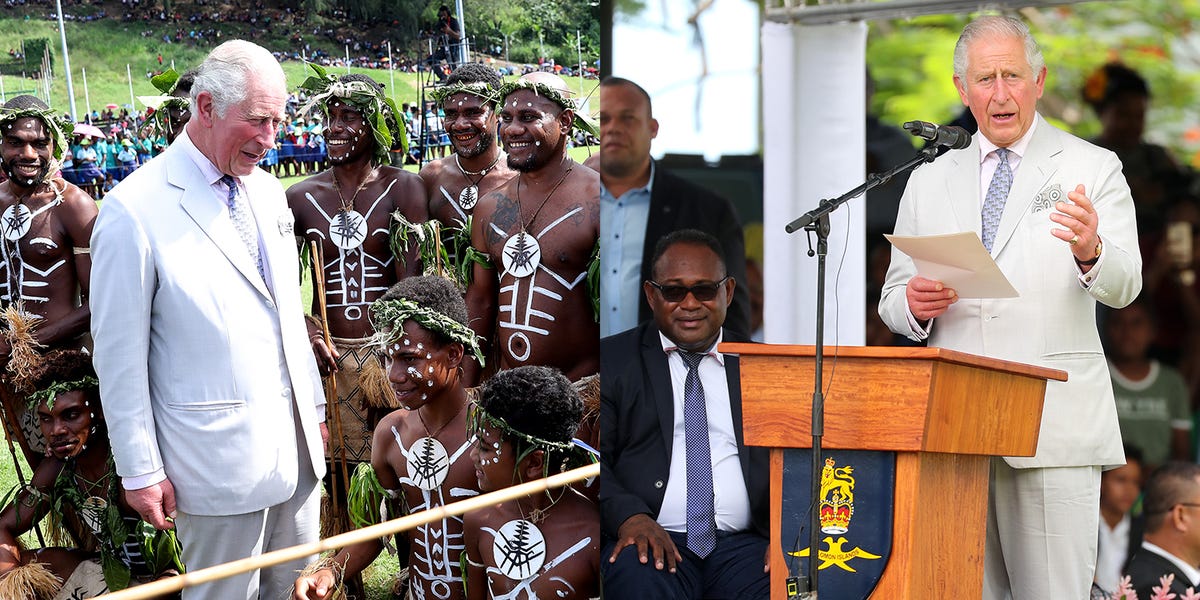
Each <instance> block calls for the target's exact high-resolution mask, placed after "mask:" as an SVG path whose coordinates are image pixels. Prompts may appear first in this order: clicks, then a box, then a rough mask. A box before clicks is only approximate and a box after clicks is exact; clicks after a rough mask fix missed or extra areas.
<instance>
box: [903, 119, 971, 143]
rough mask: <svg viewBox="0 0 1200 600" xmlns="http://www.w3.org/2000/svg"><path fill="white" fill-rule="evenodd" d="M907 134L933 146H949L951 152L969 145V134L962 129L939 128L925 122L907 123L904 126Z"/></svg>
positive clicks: (939, 126) (950, 126)
mask: <svg viewBox="0 0 1200 600" xmlns="http://www.w3.org/2000/svg"><path fill="white" fill-rule="evenodd" d="M904 129H905V130H907V131H908V132H909V133H911V134H913V135H915V136H920V137H922V138H924V139H926V140H929V141H931V142H933V144H934V145H935V146H949V147H950V148H951V149H952V150H958V149H961V148H966V147H967V146H970V145H971V134H970V133H967V130H966V129H963V128H962V127H955V126H953V125H947V126H941V125H935V124H933V123H926V122H925V121H909V122H907V123H905V124H904Z"/></svg>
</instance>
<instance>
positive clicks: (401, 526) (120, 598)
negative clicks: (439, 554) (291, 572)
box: [96, 463, 600, 600]
mask: <svg viewBox="0 0 1200 600" xmlns="http://www.w3.org/2000/svg"><path fill="white" fill-rule="evenodd" d="M599 475H600V464H599V463H594V464H590V465H588V466H586V467H580V468H578V469H574V470H571V471H567V472H566V473H560V474H558V475H553V476H550V477H546V478H543V479H538V480H535V481H530V482H527V483H522V484H520V485H515V486H513V487H508V488H504V489H502V490H497V491H495V492H492V493H490V494H483V495H480V496H475V497H474V498H467V499H466V500H459V501H458V502H452V503H450V504H449V505H446V506H439V507H437V508H431V509H429V510H426V511H422V512H419V513H416V514H412V515H407V516H404V517H400V518H398V519H393V520H391V521H386V522H384V523H379V524H378V525H372V526H370V527H366V528H363V529H356V530H354V531H349V532H346V533H343V534H341V535H335V536H333V537H331V538H326V539H323V540H319V541H316V542H312V543H309V544H301V545H299V546H292V547H290V548H283V549H281V550H276V551H274V552H268V553H266V554H262V555H259V556H251V557H249V558H243V559H241V560H235V561H233V562H228V563H224V564H220V565H216V566H212V567H209V568H207V569H201V570H199V571H193V572H190V573H184V574H182V575H180V576H178V577H167V578H165V579H159V580H158V581H154V582H151V583H147V584H145V585H139V586H137V587H132V588H127V589H124V590H121V591H119V592H113V593H111V594H103V595H100V596H97V597H96V598H104V599H105V600H145V599H146V598H152V597H154V596H157V595H160V594H170V593H172V592H177V591H179V590H181V589H183V588H185V587H190V586H193V585H198V584H201V583H208V582H210V581H215V580H217V579H222V578H225V577H230V576H233V575H237V574H239V573H245V572H247V571H253V570H255V569H262V568H264V567H270V566H274V565H278V564H282V563H285V562H289V561H292V560H296V559H298V558H304V557H306V556H312V555H314V554H320V553H322V552H324V551H326V550H333V549H336V548H342V547H345V546H349V545H351V544H357V543H359V542H364V541H367V540H371V539H376V538H381V537H386V536H390V535H393V534H395V533H399V532H401V531H405V530H407V529H412V528H414V527H419V526H421V525H425V524H426V523H432V522H434V521H438V520H441V519H445V518H447V517H454V516H458V515H461V514H464V513H468V512H471V511H473V510H478V509H481V508H486V507H488V506H494V505H496V504H500V503H502V502H508V501H509V500H515V499H517V498H522V497H525V496H531V495H533V494H537V493H541V492H545V491H547V490H551V489H555V488H560V487H563V486H566V485H569V484H571V483H574V482H576V481H583V480H584V479H588V478H590V477H597V476H599Z"/></svg>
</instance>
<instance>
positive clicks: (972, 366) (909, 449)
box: [719, 343, 1067, 600]
mask: <svg viewBox="0 0 1200 600" xmlns="http://www.w3.org/2000/svg"><path fill="white" fill-rule="evenodd" d="M719 349H720V351H721V352H724V353H730V354H738V355H740V356H741V359H740V361H741V362H740V364H741V380H742V414H743V430H744V433H745V441H746V443H747V444H750V445H754V446H767V447H770V448H771V598H773V599H779V598H786V593H785V579H786V577H787V576H788V575H789V573H787V566H786V563H785V561H784V559H783V552H782V550H781V548H782V546H781V542H780V520H781V507H782V497H783V449H785V448H809V447H811V446H812V417H811V412H812V396H813V374H814V373H813V372H814V367H813V362H814V356H815V347H813V346H786V345H767V344H736V343H726V344H721V345H720V348H719ZM835 355H836V361H835V359H834V356H835ZM823 370H824V375H823V381H824V384H825V386H826V388H827V390H828V391H827V392H826V393H825V434H824V437H823V438H822V441H821V446H822V448H823V449H831V450H880V451H892V452H896V488H895V496H894V506H895V511H894V520H893V529H892V548H891V554H890V557H889V559H888V563H887V565H886V566H885V567H884V571H883V575H882V577H881V578H880V580H879V582H878V584H877V585H876V587H875V591H874V592H873V594H872V597H873V598H886V599H887V600H903V599H909V598H912V599H917V598H920V599H925V598H979V597H980V595H981V593H982V589H983V546H984V537H985V524H986V517H987V506H988V501H987V489H988V465H989V461H990V457H991V456H1033V455H1034V453H1035V452H1036V451H1037V442H1038V431H1039V428H1040V426H1041V419H1042V400H1043V398H1044V396H1045V390H1046V381H1047V380H1049V379H1053V380H1056V381H1066V379H1067V374H1066V373H1065V372H1063V371H1058V370H1054V369H1046V368H1042V367H1035V366H1031V365H1024V364H1020V363H1014V362H1008V361H1003V360H997V359H992V358H985V357H981V356H974V355H971V354H966V353H963V352H956V351H953V350H946V349H941V348H905V347H862V346H842V347H837V348H835V347H833V346H827V347H826V349H825V360H824V369H823ZM793 485H795V484H794V483H793ZM803 485H806V486H807V485H809V483H808V482H804V483H803ZM947 507H950V508H951V509H952V512H951V513H950V514H947V511H946V509H947ZM823 572H824V571H822V573H823ZM818 580H819V581H820V578H819V577H818ZM822 587H824V586H822Z"/></svg>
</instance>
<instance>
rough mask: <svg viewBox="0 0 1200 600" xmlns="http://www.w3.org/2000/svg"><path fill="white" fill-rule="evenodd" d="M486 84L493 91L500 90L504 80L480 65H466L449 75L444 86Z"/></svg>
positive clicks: (494, 71)
mask: <svg viewBox="0 0 1200 600" xmlns="http://www.w3.org/2000/svg"><path fill="white" fill-rule="evenodd" d="M476 82H483V83H486V84H488V85H490V86H492V88H494V89H500V86H502V85H504V80H503V79H501V78H500V74H499V73H497V72H496V70H495V69H493V68H491V67H489V66H487V65H485V64H482V63H466V64H464V65H463V66H461V67H459V68H457V69H455V70H454V72H453V73H450V76H449V77H447V78H446V83H445V85H448V86H450V85H454V84H456V83H476Z"/></svg>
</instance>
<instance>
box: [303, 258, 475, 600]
mask: <svg viewBox="0 0 1200 600" xmlns="http://www.w3.org/2000/svg"><path fill="white" fill-rule="evenodd" d="M371 318H372V321H373V322H374V324H375V327H376V329H377V331H378V333H377V334H376V337H375V340H376V342H377V343H378V347H379V349H380V350H381V351H382V352H383V353H384V354H385V355H386V356H387V369H388V380H389V381H390V382H391V387H392V390H393V392H394V393H395V397H396V401H397V403H398V404H399V405H400V407H401V408H403V409H404V410H397V411H394V412H392V413H390V414H389V415H387V416H386V417H384V418H383V420H382V421H380V422H379V426H378V427H376V428H375V438H374V440H373V443H372V448H371V468H360V469H359V471H358V472H357V473H355V479H354V481H355V483H354V485H353V486H352V487H353V489H352V491H351V498H350V502H349V505H350V507H351V517H352V518H353V519H354V520H355V525H358V526H367V525H373V524H375V523H379V522H382V519H386V518H388V517H387V516H386V515H381V514H380V512H379V506H380V501H381V500H382V499H384V498H387V499H389V500H390V502H389V504H390V505H391V509H390V510H389V513H390V514H391V515H393V516H395V515H396V514H399V513H397V512H395V511H401V512H403V513H417V512H421V511H424V510H429V509H431V508H436V507H439V506H445V505H447V504H450V503H452V502H457V501H459V500H462V499H465V498H469V497H472V496H476V495H478V493H479V491H478V487H477V485H478V482H477V481H476V478H475V467H474V465H473V464H472V462H471V458H470V456H469V452H470V449H471V445H472V440H471V438H470V436H469V435H468V434H467V404H468V393H467V390H466V389H465V388H464V387H463V380H462V364H463V362H464V361H463V358H464V356H465V355H466V354H467V353H468V352H470V354H471V355H473V356H474V357H475V359H476V360H479V361H481V362H482V359H483V356H482V354H481V352H480V349H479V344H478V341H477V340H476V337H475V334H474V332H472V331H471V329H470V328H469V327H467V325H466V322H467V307H466V304H465V303H464V302H463V299H462V296H461V295H460V293H459V291H458V289H457V288H456V287H455V286H454V284H453V283H451V282H450V281H449V280H448V279H444V278H441V277H434V276H423V277H409V278H408V279H405V280H403V281H401V282H400V283H398V284H396V285H395V286H394V287H393V288H392V289H391V290H389V291H388V293H387V294H385V295H384V296H383V298H381V299H379V300H377V301H376V302H375V303H374V304H372V305H371ZM360 490H362V493H361V494H360V493H359V491H360ZM405 535H407V536H408V541H409V545H410V548H411V550H410V552H409V556H408V577H409V579H408V581H409V586H410V587H409V593H410V598H413V599H415V600H460V599H462V598H463V589H462V569H461V567H460V564H459V559H460V555H461V554H462V551H463V524H462V517H447V518H445V519H442V520H440V521H435V522H433V523H429V524H426V525H421V526H419V527H417V528H416V529H413V530H409V531H407V532H405ZM382 547H383V545H382V543H381V541H380V540H371V541H368V542H363V543H361V544H356V545H354V546H350V547H347V548H343V549H341V550H340V551H339V552H338V553H337V554H336V555H334V556H333V557H332V559H330V563H329V564H327V565H325V566H323V567H321V568H319V569H317V570H315V571H314V572H312V573H311V574H309V575H305V576H302V577H300V578H299V579H297V580H296V589H295V595H294V598H295V599H297V600H305V599H307V600H318V599H320V600H324V599H327V598H334V597H335V596H334V595H333V594H335V593H336V592H337V588H338V586H337V585H336V582H337V577H336V576H335V575H334V571H338V572H342V573H344V574H345V575H346V576H352V575H356V574H358V573H360V572H361V571H362V570H363V568H365V567H366V566H367V565H369V564H371V561H373V560H374V559H375V557H376V556H377V555H378V554H379V551H380V550H381V549H382Z"/></svg>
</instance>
